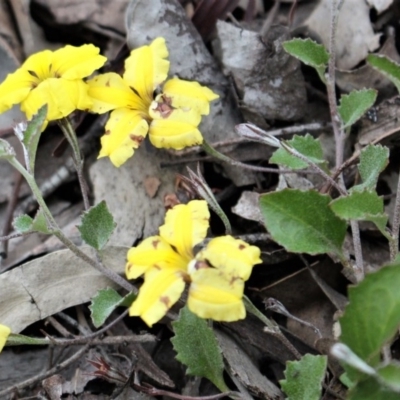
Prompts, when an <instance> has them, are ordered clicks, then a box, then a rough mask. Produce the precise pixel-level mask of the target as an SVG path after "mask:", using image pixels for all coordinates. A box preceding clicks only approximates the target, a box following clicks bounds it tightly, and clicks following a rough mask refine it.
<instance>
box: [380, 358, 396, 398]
mask: <svg viewBox="0 0 400 400" xmlns="http://www.w3.org/2000/svg"><path fill="white" fill-rule="evenodd" d="M378 374H379V378H380V379H379V380H380V381H381V382H382V383H384V385H385V386H387V387H389V388H390V389H392V390H394V391H396V392H397V393H400V363H399V362H398V361H392V362H391V363H390V364H388V365H385V366H384V367H382V368H379V369H378Z"/></svg>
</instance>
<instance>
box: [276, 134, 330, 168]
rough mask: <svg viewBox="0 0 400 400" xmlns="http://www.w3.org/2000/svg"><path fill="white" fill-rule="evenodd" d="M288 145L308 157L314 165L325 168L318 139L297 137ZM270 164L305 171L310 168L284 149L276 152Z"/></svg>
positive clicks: (306, 136) (307, 136)
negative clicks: (304, 169)
mask: <svg viewBox="0 0 400 400" xmlns="http://www.w3.org/2000/svg"><path fill="white" fill-rule="evenodd" d="M287 144H288V145H290V147H293V148H294V149H295V150H297V151H298V152H299V153H301V154H302V155H303V156H305V157H307V158H308V159H309V160H310V161H312V162H313V163H314V164H319V165H321V164H322V165H321V166H322V167H324V165H323V164H325V163H326V161H325V160H324V153H323V150H322V146H321V142H320V141H319V140H317V139H314V138H313V137H312V136H311V135H310V134H307V135H305V136H299V135H295V136H293V139H291V140H288V141H287ZM269 162H270V163H274V164H278V165H283V166H286V167H289V168H292V169H303V168H307V167H308V164H307V163H306V162H305V161H303V160H300V159H299V158H298V157H296V156H293V155H292V154H290V153H289V152H288V151H286V150H285V149H284V148H280V149H278V150H276V151H275V152H274V154H273V155H272V157H271V158H270V160H269Z"/></svg>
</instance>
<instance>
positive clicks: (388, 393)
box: [346, 377, 399, 400]
mask: <svg viewBox="0 0 400 400" xmlns="http://www.w3.org/2000/svg"><path fill="white" fill-rule="evenodd" d="M346 399H347V400H398V399H399V394H398V393H396V392H394V391H392V390H390V389H389V388H385V387H384V386H382V385H381V384H380V383H379V382H377V381H376V379H375V378H372V377H368V378H367V379H365V380H363V381H362V382H359V383H358V384H357V385H355V386H354V387H353V388H352V389H351V390H350V392H349V394H348V396H347V397H346Z"/></svg>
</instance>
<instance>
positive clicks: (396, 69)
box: [367, 54, 400, 93]
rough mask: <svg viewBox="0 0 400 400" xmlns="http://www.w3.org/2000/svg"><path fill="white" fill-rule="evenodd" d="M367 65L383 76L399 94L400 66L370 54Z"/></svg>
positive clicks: (387, 59) (382, 57)
mask: <svg viewBox="0 0 400 400" xmlns="http://www.w3.org/2000/svg"><path fill="white" fill-rule="evenodd" d="M367 63H368V64H369V65H371V66H372V67H373V68H375V69H376V70H378V71H379V72H380V73H381V74H383V75H385V76H386V78H388V79H389V80H390V81H392V82H393V84H394V85H395V86H396V88H397V91H398V92H399V93H400V65H399V64H397V63H396V62H395V61H393V60H391V59H390V58H387V57H386V56H383V55H380V54H370V55H369V56H368V57H367Z"/></svg>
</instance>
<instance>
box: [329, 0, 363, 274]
mask: <svg viewBox="0 0 400 400" xmlns="http://www.w3.org/2000/svg"><path fill="white" fill-rule="evenodd" d="M343 1H344V0H339V3H337V1H336V0H331V32H330V39H329V63H328V75H327V82H326V89H327V92H328V102H329V110H330V113H331V119H332V128H333V133H334V136H335V147H336V169H339V168H340V166H341V165H342V164H343V154H344V142H345V139H346V135H345V132H344V130H343V126H342V124H341V122H340V118H339V113H338V110H337V103H336V89H335V64H336V51H335V50H336V49H335V44H336V30H337V21H338V17H339V10H340V7H341V6H342V4H343ZM338 179H339V185H340V186H342V187H343V188H345V185H344V180H343V174H342V173H340V174H339V175H338ZM350 226H351V232H352V236H353V244H354V254H355V258H356V265H355V268H354V272H355V275H356V277H357V280H358V281H361V280H362V279H363V278H364V275H365V271H364V262H363V255H362V246H361V240H360V228H359V226H358V222H357V221H351V222H350Z"/></svg>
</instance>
